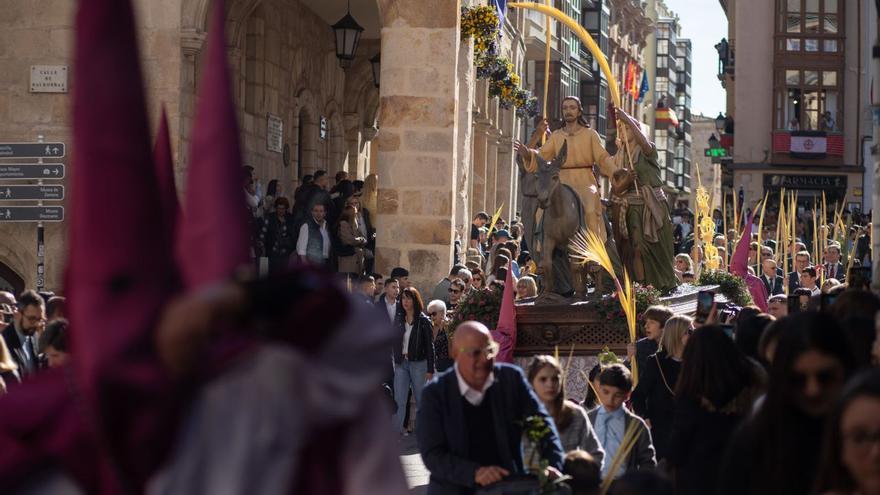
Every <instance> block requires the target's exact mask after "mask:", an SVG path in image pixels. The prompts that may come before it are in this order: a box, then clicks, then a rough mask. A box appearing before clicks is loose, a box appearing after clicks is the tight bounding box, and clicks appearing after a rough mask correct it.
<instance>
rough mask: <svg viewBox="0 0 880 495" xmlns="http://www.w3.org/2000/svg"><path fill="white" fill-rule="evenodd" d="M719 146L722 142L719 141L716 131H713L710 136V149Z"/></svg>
mask: <svg viewBox="0 0 880 495" xmlns="http://www.w3.org/2000/svg"><path fill="white" fill-rule="evenodd" d="M719 146H721V142H720V141H718V138H717V137H715V133H712V135H711V136H709V149H713V150H714V149H716V148H718V147H719Z"/></svg>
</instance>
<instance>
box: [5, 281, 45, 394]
mask: <svg viewBox="0 0 880 495" xmlns="http://www.w3.org/2000/svg"><path fill="white" fill-rule="evenodd" d="M45 324H46V303H45V301H44V300H43V298H42V297H40V295H39V294H37V293H36V292H34V291H32V290H26V291H24V292H22V293H21V295H20V296H19V297H18V303H17V310H16V311H15V315H14V316H13V324H12V325H9V326H7V327H6V328H5V329H4V330H3V340H4V341H6V347H7V348H8V349H9V352H10V354H12V360H13V361H15V364H16V365H17V366H18V372H19V375H20V376H21V377H22V378H25V377H28V376H31V375H33V374H35V373H36V372H37V371H38V370H39V369H40V357H39V355H38V354H37V333H38V332H39V330H41V329H42V327H43V326H44V325H45Z"/></svg>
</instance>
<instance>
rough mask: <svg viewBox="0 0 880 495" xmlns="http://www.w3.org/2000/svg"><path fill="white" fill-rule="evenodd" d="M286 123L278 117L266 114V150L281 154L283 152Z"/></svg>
mask: <svg viewBox="0 0 880 495" xmlns="http://www.w3.org/2000/svg"><path fill="white" fill-rule="evenodd" d="M283 130H284V122H283V121H282V120H281V117H279V116H277V115H272V114H271V113H270V114H266V149H267V150H269V151H274V152H275V153H281V151H282V150H283V146H282V139H283V135H284V133H283Z"/></svg>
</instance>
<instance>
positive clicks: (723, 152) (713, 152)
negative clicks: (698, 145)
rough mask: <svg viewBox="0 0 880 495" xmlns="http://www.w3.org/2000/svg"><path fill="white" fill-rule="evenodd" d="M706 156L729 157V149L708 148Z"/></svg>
mask: <svg viewBox="0 0 880 495" xmlns="http://www.w3.org/2000/svg"><path fill="white" fill-rule="evenodd" d="M706 156H711V157H712V158H725V157H727V149H726V148H706Z"/></svg>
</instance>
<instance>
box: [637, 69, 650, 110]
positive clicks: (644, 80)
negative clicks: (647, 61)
mask: <svg viewBox="0 0 880 495" xmlns="http://www.w3.org/2000/svg"><path fill="white" fill-rule="evenodd" d="M650 89H651V88H650V87H649V86H648V71H643V72H642V85H641V86H640V87H639V103H641V102H643V101H645V95H646V94H648V91H649V90H650Z"/></svg>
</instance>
